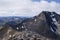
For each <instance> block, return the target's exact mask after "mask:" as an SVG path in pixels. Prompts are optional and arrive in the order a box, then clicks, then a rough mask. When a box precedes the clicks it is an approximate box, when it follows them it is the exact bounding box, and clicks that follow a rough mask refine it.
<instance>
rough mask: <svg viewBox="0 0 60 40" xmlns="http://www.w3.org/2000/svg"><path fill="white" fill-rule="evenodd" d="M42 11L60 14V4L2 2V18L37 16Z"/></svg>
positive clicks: (23, 1) (17, 0) (18, 1)
mask: <svg viewBox="0 0 60 40" xmlns="http://www.w3.org/2000/svg"><path fill="white" fill-rule="evenodd" d="M41 11H55V12H57V13H60V3H56V2H54V1H51V2H50V3H49V2H47V1H44V0H41V1H40V2H32V1H31V0H0V16H35V15H38V14H39V13H40V12H41Z"/></svg>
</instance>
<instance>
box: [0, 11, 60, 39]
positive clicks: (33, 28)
mask: <svg viewBox="0 0 60 40" xmlns="http://www.w3.org/2000/svg"><path fill="white" fill-rule="evenodd" d="M12 19H13V18H12ZM12 19H11V20H10V19H9V20H10V21H9V20H8V21H6V22H5V23H4V25H3V26H4V27H0V39H1V40H38V38H37V37H33V36H34V34H38V35H37V36H39V40H60V39H59V38H60V36H59V35H60V15H59V14H57V13H56V12H49V11H42V12H41V13H40V14H38V15H36V16H34V17H31V18H23V19H22V18H16V19H13V20H12ZM31 32H32V33H31ZM29 33H30V34H29ZM23 34H24V35H23ZM28 34H29V35H32V36H31V37H26V35H28ZM1 35H2V36H1ZM21 35H23V37H22V36H21ZM20 36H21V37H20ZM40 36H41V37H40ZM27 38H28V39H27ZM29 38H32V39H29ZM34 38H35V39H34Z"/></svg>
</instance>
